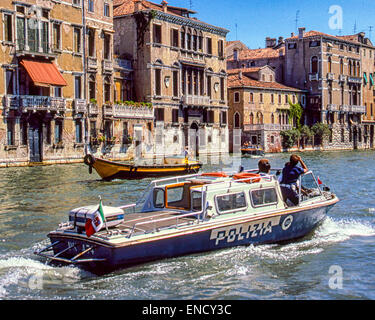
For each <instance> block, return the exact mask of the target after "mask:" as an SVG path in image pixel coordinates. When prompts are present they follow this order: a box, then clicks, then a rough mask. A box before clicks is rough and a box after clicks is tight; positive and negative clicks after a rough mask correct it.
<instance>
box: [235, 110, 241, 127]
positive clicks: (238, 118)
mask: <svg viewBox="0 0 375 320" xmlns="http://www.w3.org/2000/svg"><path fill="white" fill-rule="evenodd" d="M234 128H235V129H238V128H240V114H239V113H238V112H236V113H235V114H234Z"/></svg>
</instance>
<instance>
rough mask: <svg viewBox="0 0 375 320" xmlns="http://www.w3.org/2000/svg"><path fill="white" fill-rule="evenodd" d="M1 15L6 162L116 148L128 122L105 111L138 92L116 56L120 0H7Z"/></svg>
mask: <svg viewBox="0 0 375 320" xmlns="http://www.w3.org/2000/svg"><path fill="white" fill-rule="evenodd" d="M0 16H1V23H0V48H1V50H0V66H1V69H0V119H1V122H0V146H1V148H0V164H1V166H11V165H27V164H29V163H41V162H42V163H45V164H48V163H66V162H76V161H77V162H78V161H82V159H83V156H84V155H85V153H87V152H93V153H96V154H103V153H108V152H110V151H113V147H114V144H113V136H114V135H115V134H117V132H116V128H117V127H120V126H116V125H115V122H114V121H112V122H110V123H104V122H103V118H104V116H105V115H107V113H106V111H107V106H108V105H113V102H114V99H115V96H116V95H117V96H119V95H121V94H123V95H128V97H127V99H126V100H132V99H131V98H130V97H131V90H128V89H127V88H128V87H129V86H131V85H130V84H129V81H131V71H132V70H131V64H130V62H128V61H127V60H126V59H120V58H121V57H117V58H116V59H114V55H113V38H114V30H113V9H112V1H109V0H108V1H93V0H84V1H83V0H67V1H40V0H23V1H11V0H3V1H2V6H1V8H0ZM118 82H119V83H120V84H121V85H120V86H119V85H118V84H117V83H118ZM115 83H116V86H115V85H114V84H115ZM122 86H123V88H122ZM127 90H128V91H127ZM122 113H123V112H122ZM111 120H112V119H111ZM120 130H122V128H118V130H117V131H118V140H117V141H116V144H118V151H120V146H121V144H122V135H121V134H120ZM98 137H100V139H99V140H100V143H99V144H98V142H97V140H96V138H98ZM123 151H124V150H123Z"/></svg>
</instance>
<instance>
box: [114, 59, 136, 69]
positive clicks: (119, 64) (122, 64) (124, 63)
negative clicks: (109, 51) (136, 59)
mask: <svg viewBox="0 0 375 320" xmlns="http://www.w3.org/2000/svg"><path fill="white" fill-rule="evenodd" d="M113 62H114V63H113V66H114V67H115V68H121V69H128V70H132V62H131V61H130V60H126V59H114V61H113Z"/></svg>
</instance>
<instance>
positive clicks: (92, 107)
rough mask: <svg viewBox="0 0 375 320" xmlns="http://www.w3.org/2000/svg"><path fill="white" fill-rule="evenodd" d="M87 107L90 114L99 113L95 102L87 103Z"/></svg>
mask: <svg viewBox="0 0 375 320" xmlns="http://www.w3.org/2000/svg"><path fill="white" fill-rule="evenodd" d="M88 108H89V109H88V111H89V115H90V116H95V115H98V114H99V107H98V105H97V104H96V103H89V105H88Z"/></svg>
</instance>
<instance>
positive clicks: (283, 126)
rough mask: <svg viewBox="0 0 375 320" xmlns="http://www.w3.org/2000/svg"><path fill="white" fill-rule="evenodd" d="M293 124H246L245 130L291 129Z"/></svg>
mask: <svg viewBox="0 0 375 320" xmlns="http://www.w3.org/2000/svg"><path fill="white" fill-rule="evenodd" d="M290 129H292V125H290V124H279V123H264V124H245V125H244V131H259V130H276V131H282V130H290Z"/></svg>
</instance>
